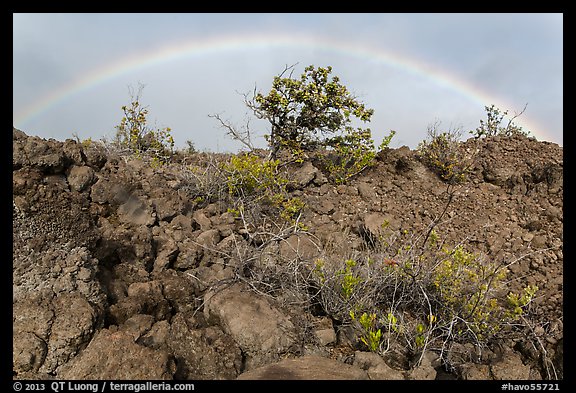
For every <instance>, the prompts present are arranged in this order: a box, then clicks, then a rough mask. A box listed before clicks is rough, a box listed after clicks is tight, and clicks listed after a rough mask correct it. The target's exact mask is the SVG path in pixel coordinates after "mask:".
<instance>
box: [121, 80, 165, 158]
mask: <svg viewBox="0 0 576 393" xmlns="http://www.w3.org/2000/svg"><path fill="white" fill-rule="evenodd" d="M142 89H143V86H142V85H140V88H139V91H138V93H137V94H136V95H135V96H134V94H133V93H132V100H131V103H130V105H128V106H127V105H124V106H122V111H123V112H124V116H123V117H122V120H121V121H120V124H119V125H117V126H116V136H115V143H116V144H117V145H118V146H119V147H121V148H125V149H128V150H129V151H130V152H131V153H133V154H136V155H142V154H143V153H147V154H152V157H153V159H154V161H153V165H159V164H162V163H164V162H166V161H168V159H169V158H170V156H171V155H172V153H173V151H174V138H173V137H172V134H171V132H172V130H171V129H170V128H169V127H165V128H162V129H159V128H158V129H152V128H150V127H149V126H148V120H147V116H148V109H147V108H146V107H144V106H142V104H141V102H140V95H141V92H142Z"/></svg>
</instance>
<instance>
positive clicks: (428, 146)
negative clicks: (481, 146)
mask: <svg viewBox="0 0 576 393" xmlns="http://www.w3.org/2000/svg"><path fill="white" fill-rule="evenodd" d="M438 126H439V123H435V124H434V125H431V126H429V127H428V137H429V140H425V141H422V142H421V143H420V144H419V145H418V148H417V151H418V157H419V159H420V161H421V162H422V163H423V164H424V165H426V166H427V167H428V168H430V169H431V170H432V171H433V172H435V173H436V174H437V175H438V176H439V177H440V178H441V179H442V180H443V181H445V182H446V183H448V184H459V183H463V182H464V181H466V176H467V174H468V173H469V172H470V170H471V167H472V157H471V155H469V154H467V153H466V152H465V151H463V150H462V149H461V147H460V142H459V138H460V135H461V132H460V130H450V131H447V132H440V131H439V130H438Z"/></svg>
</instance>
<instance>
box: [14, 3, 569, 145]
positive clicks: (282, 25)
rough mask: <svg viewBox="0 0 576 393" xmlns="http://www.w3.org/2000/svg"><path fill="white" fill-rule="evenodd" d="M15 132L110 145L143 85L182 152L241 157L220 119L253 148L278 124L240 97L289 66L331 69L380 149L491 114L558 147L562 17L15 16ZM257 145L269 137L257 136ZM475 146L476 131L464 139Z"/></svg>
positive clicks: (152, 112)
mask: <svg viewBox="0 0 576 393" xmlns="http://www.w3.org/2000/svg"><path fill="white" fill-rule="evenodd" d="M13 22H14V23H13V33H14V34H13V67H14V68H13V104H14V105H13V124H14V126H15V127H16V128H19V129H21V130H23V131H24V132H26V133H27V134H30V135H37V136H40V137H43V138H55V139H57V140H65V139H66V138H71V137H72V136H73V135H78V136H79V137H80V138H81V139H85V138H88V137H91V138H93V139H100V138H102V137H106V138H111V137H113V135H114V127H115V126H116V125H118V124H119V123H120V120H121V118H122V110H121V106H122V105H127V104H129V103H130V98H131V96H130V93H129V87H130V86H132V87H137V86H138V84H139V83H142V84H144V85H145V87H144V89H143V91H142V97H141V102H142V104H143V105H145V106H147V107H148V110H149V115H148V122H149V124H150V125H151V126H155V127H157V128H163V127H170V128H171V129H172V134H173V136H174V139H175V141H176V144H177V146H178V147H185V146H186V141H187V140H190V141H192V142H193V143H194V145H195V146H196V148H197V149H199V150H209V151H235V150H237V149H239V148H240V147H241V145H240V144H239V143H237V142H235V141H233V140H231V139H230V138H229V137H228V136H227V135H226V133H225V131H224V130H223V129H222V128H221V127H220V126H219V123H218V122H217V121H216V120H214V119H213V118H210V117H208V115H211V114H219V115H220V116H221V117H222V118H223V119H225V120H228V121H229V122H230V123H232V124H234V125H236V126H237V127H241V126H242V125H244V124H246V121H247V119H250V127H251V129H252V131H253V133H255V134H256V136H255V138H254V139H255V142H256V144H258V145H260V146H262V147H264V141H263V139H262V138H261V136H262V135H263V134H265V133H267V132H269V124H268V123H266V121H263V120H257V119H255V118H254V117H253V115H252V114H250V113H248V111H247V108H246V107H245V105H244V103H243V97H242V95H241V93H247V92H251V91H253V90H254V88H255V87H256V89H257V90H258V91H261V92H263V93H267V92H268V91H269V90H270V86H271V83H272V79H273V77H274V76H275V75H278V74H279V73H280V72H281V71H282V70H283V69H284V67H285V66H286V65H292V64H295V63H298V64H297V65H296V67H295V72H294V75H295V76H299V75H300V74H301V73H302V72H303V71H304V68H305V67H306V66H307V65H311V64H313V65H315V66H317V67H319V66H321V67H326V66H328V65H330V66H332V68H333V73H332V75H333V76H338V77H339V78H340V81H341V83H343V84H344V85H346V86H347V88H348V89H349V90H350V91H351V92H352V93H353V94H354V95H355V96H357V97H358V99H359V100H360V101H361V102H363V103H364V104H366V106H367V107H368V108H372V109H374V115H373V117H372V121H371V122H370V123H369V124H367V125H365V127H369V128H370V129H371V130H372V133H373V136H374V139H375V141H376V143H377V144H379V142H380V141H381V139H382V137H384V135H386V134H388V132H389V131H390V130H396V132H397V133H396V136H395V137H394V138H393V140H392V144H391V146H392V147H398V146H402V145H407V146H409V147H410V148H416V146H417V145H418V143H419V142H420V141H422V140H423V139H425V138H426V129H427V127H428V126H429V125H430V124H432V123H434V122H437V121H439V122H440V123H441V125H442V127H443V128H446V129H449V128H452V129H454V128H462V129H463V130H464V131H465V132H466V131H468V130H471V129H474V128H476V127H477V126H478V125H479V120H480V119H482V118H484V117H485V110H484V106H489V105H491V104H495V105H496V106H498V107H500V108H501V109H502V110H505V109H507V110H509V112H510V113H511V114H513V113H515V112H516V113H517V112H520V111H521V110H522V109H523V108H524V105H525V104H528V105H527V107H526V111H525V112H524V114H522V116H520V117H519V118H518V119H517V123H518V124H519V125H521V126H522V127H524V129H525V130H529V131H531V133H532V135H533V136H535V137H536V138H537V139H538V140H546V141H550V142H555V143H558V144H560V145H562V144H563V106H562V105H563V49H562V48H563V15H562V14H549V13H543V14H539V13H533V14H510V13H506V14H473V13H471V14H358V13H354V14H345V13H338V14H259V13H255V14H250V13H248V14H206V13H202V14H194V13H192V14H165V13H162V14H14V15H13ZM258 136H260V137H258ZM465 136H467V134H465Z"/></svg>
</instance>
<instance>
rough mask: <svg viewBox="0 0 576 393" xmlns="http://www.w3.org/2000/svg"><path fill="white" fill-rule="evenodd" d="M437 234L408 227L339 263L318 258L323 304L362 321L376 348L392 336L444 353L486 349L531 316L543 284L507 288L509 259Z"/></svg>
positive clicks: (338, 315)
mask: <svg viewBox="0 0 576 393" xmlns="http://www.w3.org/2000/svg"><path fill="white" fill-rule="evenodd" d="M431 233H433V235H430V236H428V238H427V240H426V241H425V242H423V238H422V236H412V237H410V234H409V233H407V232H406V233H405V232H401V234H400V235H399V236H395V237H394V238H393V239H391V240H390V241H389V242H387V244H388V245H387V246H386V247H384V248H383V249H380V250H376V251H375V254H374V255H365V256H364V259H354V260H352V259H348V260H346V261H345V262H344V265H343V266H342V267H341V268H339V269H337V268H334V267H332V269H330V268H329V266H334V264H333V263H332V264H329V263H326V262H324V260H325V259H326V258H324V259H323V261H322V263H318V262H317V263H316V265H315V268H314V271H313V272H314V274H313V275H312V277H313V278H315V279H316V280H317V281H316V285H317V287H318V288H319V294H320V295H319V302H320V304H321V305H322V307H323V308H324V310H325V311H326V313H327V314H328V315H330V316H332V317H333V318H334V319H337V320H340V321H342V323H352V324H353V326H356V327H357V329H358V330H357V331H358V338H359V342H361V343H363V344H364V345H365V346H366V348H368V349H369V350H371V351H386V350H387V345H381V344H382V343H383V342H384V341H388V340H391V339H396V340H398V341H400V342H401V343H402V344H403V345H404V346H406V347H407V348H410V349H411V350H412V351H413V353H414V354H418V353H421V352H422V351H423V350H425V349H432V350H438V351H439V352H440V353H444V351H445V350H446V349H447V348H449V347H450V346H451V345H452V344H453V343H456V342H460V343H474V344H475V345H477V346H480V347H483V346H485V345H487V343H489V342H490V341H491V340H492V339H494V338H497V337H502V336H505V335H507V334H509V333H510V332H511V331H512V330H513V329H514V328H517V327H518V326H520V323H519V318H520V316H525V315H526V310H527V308H528V307H529V305H530V304H531V301H532V299H533V298H534V295H535V293H536V291H537V288H535V287H527V288H525V289H524V291H523V293H521V294H517V293H508V295H505V294H503V293H504V292H505V289H506V288H507V285H508V281H507V277H506V268H505V266H504V265H503V264H502V263H497V262H495V261H493V260H489V259H486V258H485V257H484V256H482V255H480V254H477V253H473V252H470V251H468V250H466V249H465V248H464V246H463V245H456V246H454V247H448V246H447V245H446V244H440V242H439V236H438V234H437V233H436V231H432V232H431ZM422 242H423V243H422ZM383 255H384V256H383ZM358 315H361V316H363V317H362V318H359V317H357V316H358ZM377 316H381V317H380V318H378V317H377ZM379 331H380V333H378V332H379ZM384 333H386V335H384ZM444 360H446V359H444Z"/></svg>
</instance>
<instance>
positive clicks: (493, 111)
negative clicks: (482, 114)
mask: <svg viewBox="0 0 576 393" xmlns="http://www.w3.org/2000/svg"><path fill="white" fill-rule="evenodd" d="M526 105H527V104H526ZM526 105H525V106H524V109H522V111H521V112H520V113H518V114H515V115H514V116H512V118H510V120H508V123H507V124H506V126H505V127H504V126H502V122H503V121H504V118H505V116H507V115H508V111H507V110H506V111H501V110H500V109H499V108H497V107H496V106H494V104H492V105H491V106H489V107H488V106H485V107H484V109H485V110H486V121H484V120H480V126H479V127H478V128H476V129H475V130H474V131H470V134H472V135H473V136H474V137H475V138H482V137H487V136H496V135H502V136H513V135H524V136H529V135H530V131H524V130H523V129H522V127H520V126H518V125H517V124H515V123H514V120H515V119H516V118H517V117H519V116H520V115H522V113H524V111H525V110H526Z"/></svg>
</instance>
